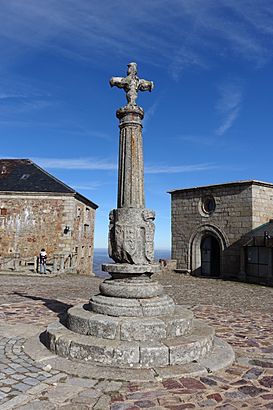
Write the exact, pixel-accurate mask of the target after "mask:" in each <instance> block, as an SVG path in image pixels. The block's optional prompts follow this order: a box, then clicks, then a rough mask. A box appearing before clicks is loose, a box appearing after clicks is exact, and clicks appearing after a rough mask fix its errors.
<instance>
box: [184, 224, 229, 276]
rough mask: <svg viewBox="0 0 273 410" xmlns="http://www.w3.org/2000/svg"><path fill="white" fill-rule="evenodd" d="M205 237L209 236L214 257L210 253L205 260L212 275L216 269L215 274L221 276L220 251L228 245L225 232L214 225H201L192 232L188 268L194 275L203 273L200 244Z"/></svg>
mask: <svg viewBox="0 0 273 410" xmlns="http://www.w3.org/2000/svg"><path fill="white" fill-rule="evenodd" d="M205 238H211V239H209V240H210V241H211V245H212V248H213V252H214V259H213V255H210V256H211V258H210V259H211V260H208V261H207V262H208V264H209V269H210V272H211V274H212V276H213V275H214V274H215V273H216V270H218V272H217V273H218V275H217V276H221V273H222V253H223V251H224V249H226V248H227V247H228V246H229V241H228V239H227V236H226V234H225V233H224V232H223V231H222V230H221V229H220V228H218V227H217V226H215V225H210V224H205V225H201V226H199V227H198V228H197V229H196V230H195V232H194V233H193V234H192V236H191V238H190V242H189V258H188V269H189V271H190V272H191V273H192V274H194V275H202V273H203V274H204V273H205V272H204V265H203V269H202V244H203V243H204V242H202V241H204V239H205ZM217 244H218V245H217ZM217 246H219V256H218V255H217V250H216V249H217ZM215 258H217V259H218V261H216V260H215ZM212 259H213V260H212ZM202 270H203V272H202Z"/></svg>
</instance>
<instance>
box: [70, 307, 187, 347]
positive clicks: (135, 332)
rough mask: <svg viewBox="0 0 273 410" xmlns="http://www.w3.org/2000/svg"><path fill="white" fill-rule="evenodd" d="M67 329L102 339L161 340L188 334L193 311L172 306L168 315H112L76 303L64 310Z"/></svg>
mask: <svg viewBox="0 0 273 410" xmlns="http://www.w3.org/2000/svg"><path fill="white" fill-rule="evenodd" d="M67 315H68V317H67V324H66V326H67V328H68V329H69V330H71V331H73V332H75V333H80V334H83V335H90V336H95V337H97V338H102V339H116V340H127V341H149V340H162V339H166V338H169V337H170V338H172V337H176V336H182V335H186V334H189V333H190V332H191V330H192V326H193V314H192V312H191V311H190V310H188V309H183V308H182V307H181V306H176V307H175V310H174V313H173V315H172V316H171V317H169V316H168V317H166V316H157V317H140V318H128V317H112V316H106V315H101V314H98V313H95V312H93V311H91V310H90V305H88V304H86V305H77V306H73V307H72V308H70V309H69V310H68V312H67Z"/></svg>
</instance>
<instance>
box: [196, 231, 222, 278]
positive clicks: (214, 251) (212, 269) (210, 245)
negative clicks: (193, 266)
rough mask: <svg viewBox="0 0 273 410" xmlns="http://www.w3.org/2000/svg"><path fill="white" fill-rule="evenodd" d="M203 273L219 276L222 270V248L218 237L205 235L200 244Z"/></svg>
mask: <svg viewBox="0 0 273 410" xmlns="http://www.w3.org/2000/svg"><path fill="white" fill-rule="evenodd" d="M200 251H201V275H204V276H213V277H219V276H220V272H221V248H220V243H219V241H218V240H217V238H216V237H215V236H213V235H210V234H207V235H205V236H204V237H203V238H202V240H201V244H200Z"/></svg>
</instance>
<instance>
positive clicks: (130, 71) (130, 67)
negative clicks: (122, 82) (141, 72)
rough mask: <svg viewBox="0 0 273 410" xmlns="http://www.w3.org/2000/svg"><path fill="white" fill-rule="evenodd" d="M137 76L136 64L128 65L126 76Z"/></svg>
mask: <svg viewBox="0 0 273 410" xmlns="http://www.w3.org/2000/svg"><path fill="white" fill-rule="evenodd" d="M130 74H132V75H137V64H136V63H129V64H128V70H127V75H130Z"/></svg>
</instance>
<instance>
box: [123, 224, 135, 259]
mask: <svg viewBox="0 0 273 410" xmlns="http://www.w3.org/2000/svg"><path fill="white" fill-rule="evenodd" d="M136 242H137V235H136V228H134V227H132V226H129V225H125V226H124V245H123V246H124V250H125V252H128V254H129V255H131V256H133V255H134V253H135V251H136V246H137V243H136Z"/></svg>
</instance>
